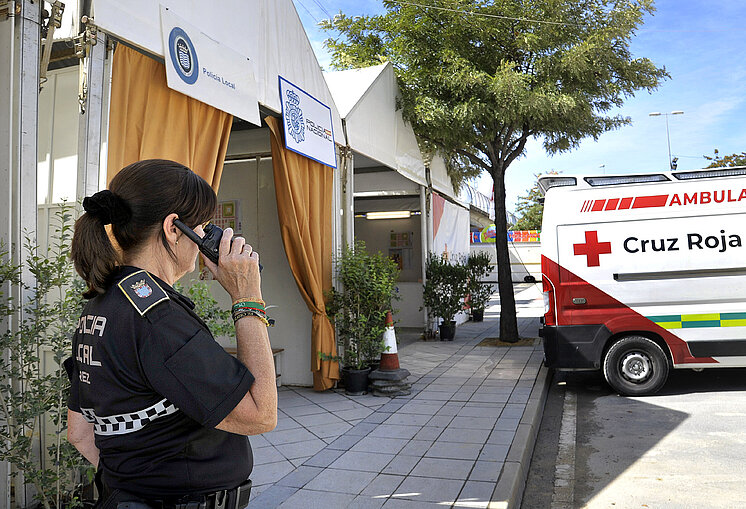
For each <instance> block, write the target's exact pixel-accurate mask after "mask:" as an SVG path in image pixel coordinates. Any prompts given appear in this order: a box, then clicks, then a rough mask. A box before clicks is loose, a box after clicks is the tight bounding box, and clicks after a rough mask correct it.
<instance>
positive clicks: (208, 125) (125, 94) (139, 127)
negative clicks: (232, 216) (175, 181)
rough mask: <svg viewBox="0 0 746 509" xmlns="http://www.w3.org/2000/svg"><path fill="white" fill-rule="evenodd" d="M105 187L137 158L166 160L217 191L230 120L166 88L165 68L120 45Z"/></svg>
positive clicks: (113, 95)
mask: <svg viewBox="0 0 746 509" xmlns="http://www.w3.org/2000/svg"><path fill="white" fill-rule="evenodd" d="M112 65H113V68H112V82H111V107H110V113H109V155H108V164H107V167H108V170H107V173H108V174H107V182H109V181H111V179H112V178H113V177H114V175H116V174H117V172H119V170H121V169H122V168H124V167H125V166H127V165H128V164H131V163H134V162H135V161H139V160H141V159H155V158H157V159H171V160H173V161H177V162H179V163H181V164H183V165H185V166H188V167H189V168H191V169H192V170H193V171H194V172H195V173H196V174H198V175H199V176H200V177H202V178H203V179H205V180H206V181H207V182H209V183H210V184H211V185H212V188H213V189H214V190H215V192H216V193H217V192H218V187H219V186H220V176H221V174H222V173H223V161H224V160H225V152H226V150H227V149H228V138H229V136H230V133H231V125H232V123H233V116H232V115H230V114H228V113H225V112H224V111H220V110H218V109H216V108H213V107H212V106H209V105H207V104H205V103H203V102H201V101H198V100H196V99H192V98H191V97H188V96H186V95H184V94H181V93H179V92H176V91H174V90H171V89H170V88H168V85H166V67H165V66H164V65H163V64H161V63H160V62H157V61H155V60H153V59H152V58H149V57H147V56H145V55H143V54H142V53H139V52H137V51H135V50H133V49H131V48H128V47H127V46H124V45H123V44H120V45H119V46H117V49H116V51H115V52H114V62H113V64H112Z"/></svg>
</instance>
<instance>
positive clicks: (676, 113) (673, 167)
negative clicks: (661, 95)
mask: <svg viewBox="0 0 746 509" xmlns="http://www.w3.org/2000/svg"><path fill="white" fill-rule="evenodd" d="M683 114H684V112H683V111H679V110H677V111H672V112H671V113H661V112H660V111H654V112H652V113H648V115H649V116H651V117H660V116H661V115H663V116H665V117H666V141H667V142H668V167H669V168H671V169H672V170H675V169H676V167H675V166H674V163H673V161H672V160H671V137H670V136H669V134H668V116H669V115H683ZM677 160H678V158H677Z"/></svg>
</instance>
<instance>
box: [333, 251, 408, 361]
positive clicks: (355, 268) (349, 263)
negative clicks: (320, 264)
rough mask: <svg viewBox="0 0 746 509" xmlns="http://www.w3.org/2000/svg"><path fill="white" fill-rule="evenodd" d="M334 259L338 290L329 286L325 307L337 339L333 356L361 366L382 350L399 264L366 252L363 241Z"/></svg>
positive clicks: (374, 357) (394, 295) (382, 256)
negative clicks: (338, 284) (337, 348)
mask: <svg viewBox="0 0 746 509" xmlns="http://www.w3.org/2000/svg"><path fill="white" fill-rule="evenodd" d="M336 263H337V278H338V281H339V283H340V284H341V286H342V291H338V290H336V289H334V288H332V290H331V291H330V292H329V293H328V294H327V297H328V298H327V307H326V312H327V315H329V318H330V319H331V320H332V322H333V323H334V326H335V329H336V332H337V337H338V342H339V352H340V356H339V357H338V358H336V359H333V360H341V361H342V364H343V365H344V366H345V367H346V368H350V369H364V368H365V367H367V366H369V365H370V363H371V362H373V361H375V360H377V359H378V358H379V356H380V354H381V353H382V352H383V349H384V348H383V338H382V335H383V331H384V329H385V320H386V312H387V311H393V310H392V309H391V302H392V300H395V299H398V296H397V295H396V281H397V279H398V278H399V268H398V267H397V265H396V263H395V262H394V261H392V260H391V259H389V258H388V257H386V256H384V255H383V254H382V253H380V252H378V253H375V254H371V253H369V252H368V251H367V250H366V248H365V242H363V241H356V242H355V246H354V248H349V247H345V248H344V250H343V252H342V255H341V256H340V257H339V258H338V259H337V260H336ZM322 357H324V356H323V354H322ZM324 358H325V357H324Z"/></svg>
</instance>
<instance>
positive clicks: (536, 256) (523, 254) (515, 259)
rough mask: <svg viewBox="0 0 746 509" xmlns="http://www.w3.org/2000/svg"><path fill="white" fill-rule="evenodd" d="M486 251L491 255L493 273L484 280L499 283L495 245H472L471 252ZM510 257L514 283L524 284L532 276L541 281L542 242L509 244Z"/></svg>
mask: <svg viewBox="0 0 746 509" xmlns="http://www.w3.org/2000/svg"><path fill="white" fill-rule="evenodd" d="M480 251H484V252H485V253H488V254H489V255H490V260H491V263H492V272H490V275H489V276H487V277H486V278H485V279H484V280H485V281H490V282H493V283H494V282H497V255H496V251H495V244H491V243H486V244H471V252H472V253H477V252H480ZM508 254H509V255H510V273H511V279H512V280H513V282H514V283H522V282H523V278H524V277H526V276H528V275H532V276H534V277H535V278H536V280H537V281H540V280H541V243H540V242H508Z"/></svg>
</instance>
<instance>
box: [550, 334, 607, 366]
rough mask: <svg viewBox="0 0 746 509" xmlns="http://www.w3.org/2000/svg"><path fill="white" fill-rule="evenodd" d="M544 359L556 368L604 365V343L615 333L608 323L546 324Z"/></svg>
mask: <svg viewBox="0 0 746 509" xmlns="http://www.w3.org/2000/svg"><path fill="white" fill-rule="evenodd" d="M539 336H541V338H542V339H543V340H544V363H545V364H546V365H547V367H550V368H556V369H600V368H601V355H602V354H603V350H604V345H606V341H607V340H608V339H609V338H610V337H611V332H609V329H607V328H606V326H605V325H559V326H557V325H544V326H543V327H541V328H540V329H539Z"/></svg>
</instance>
